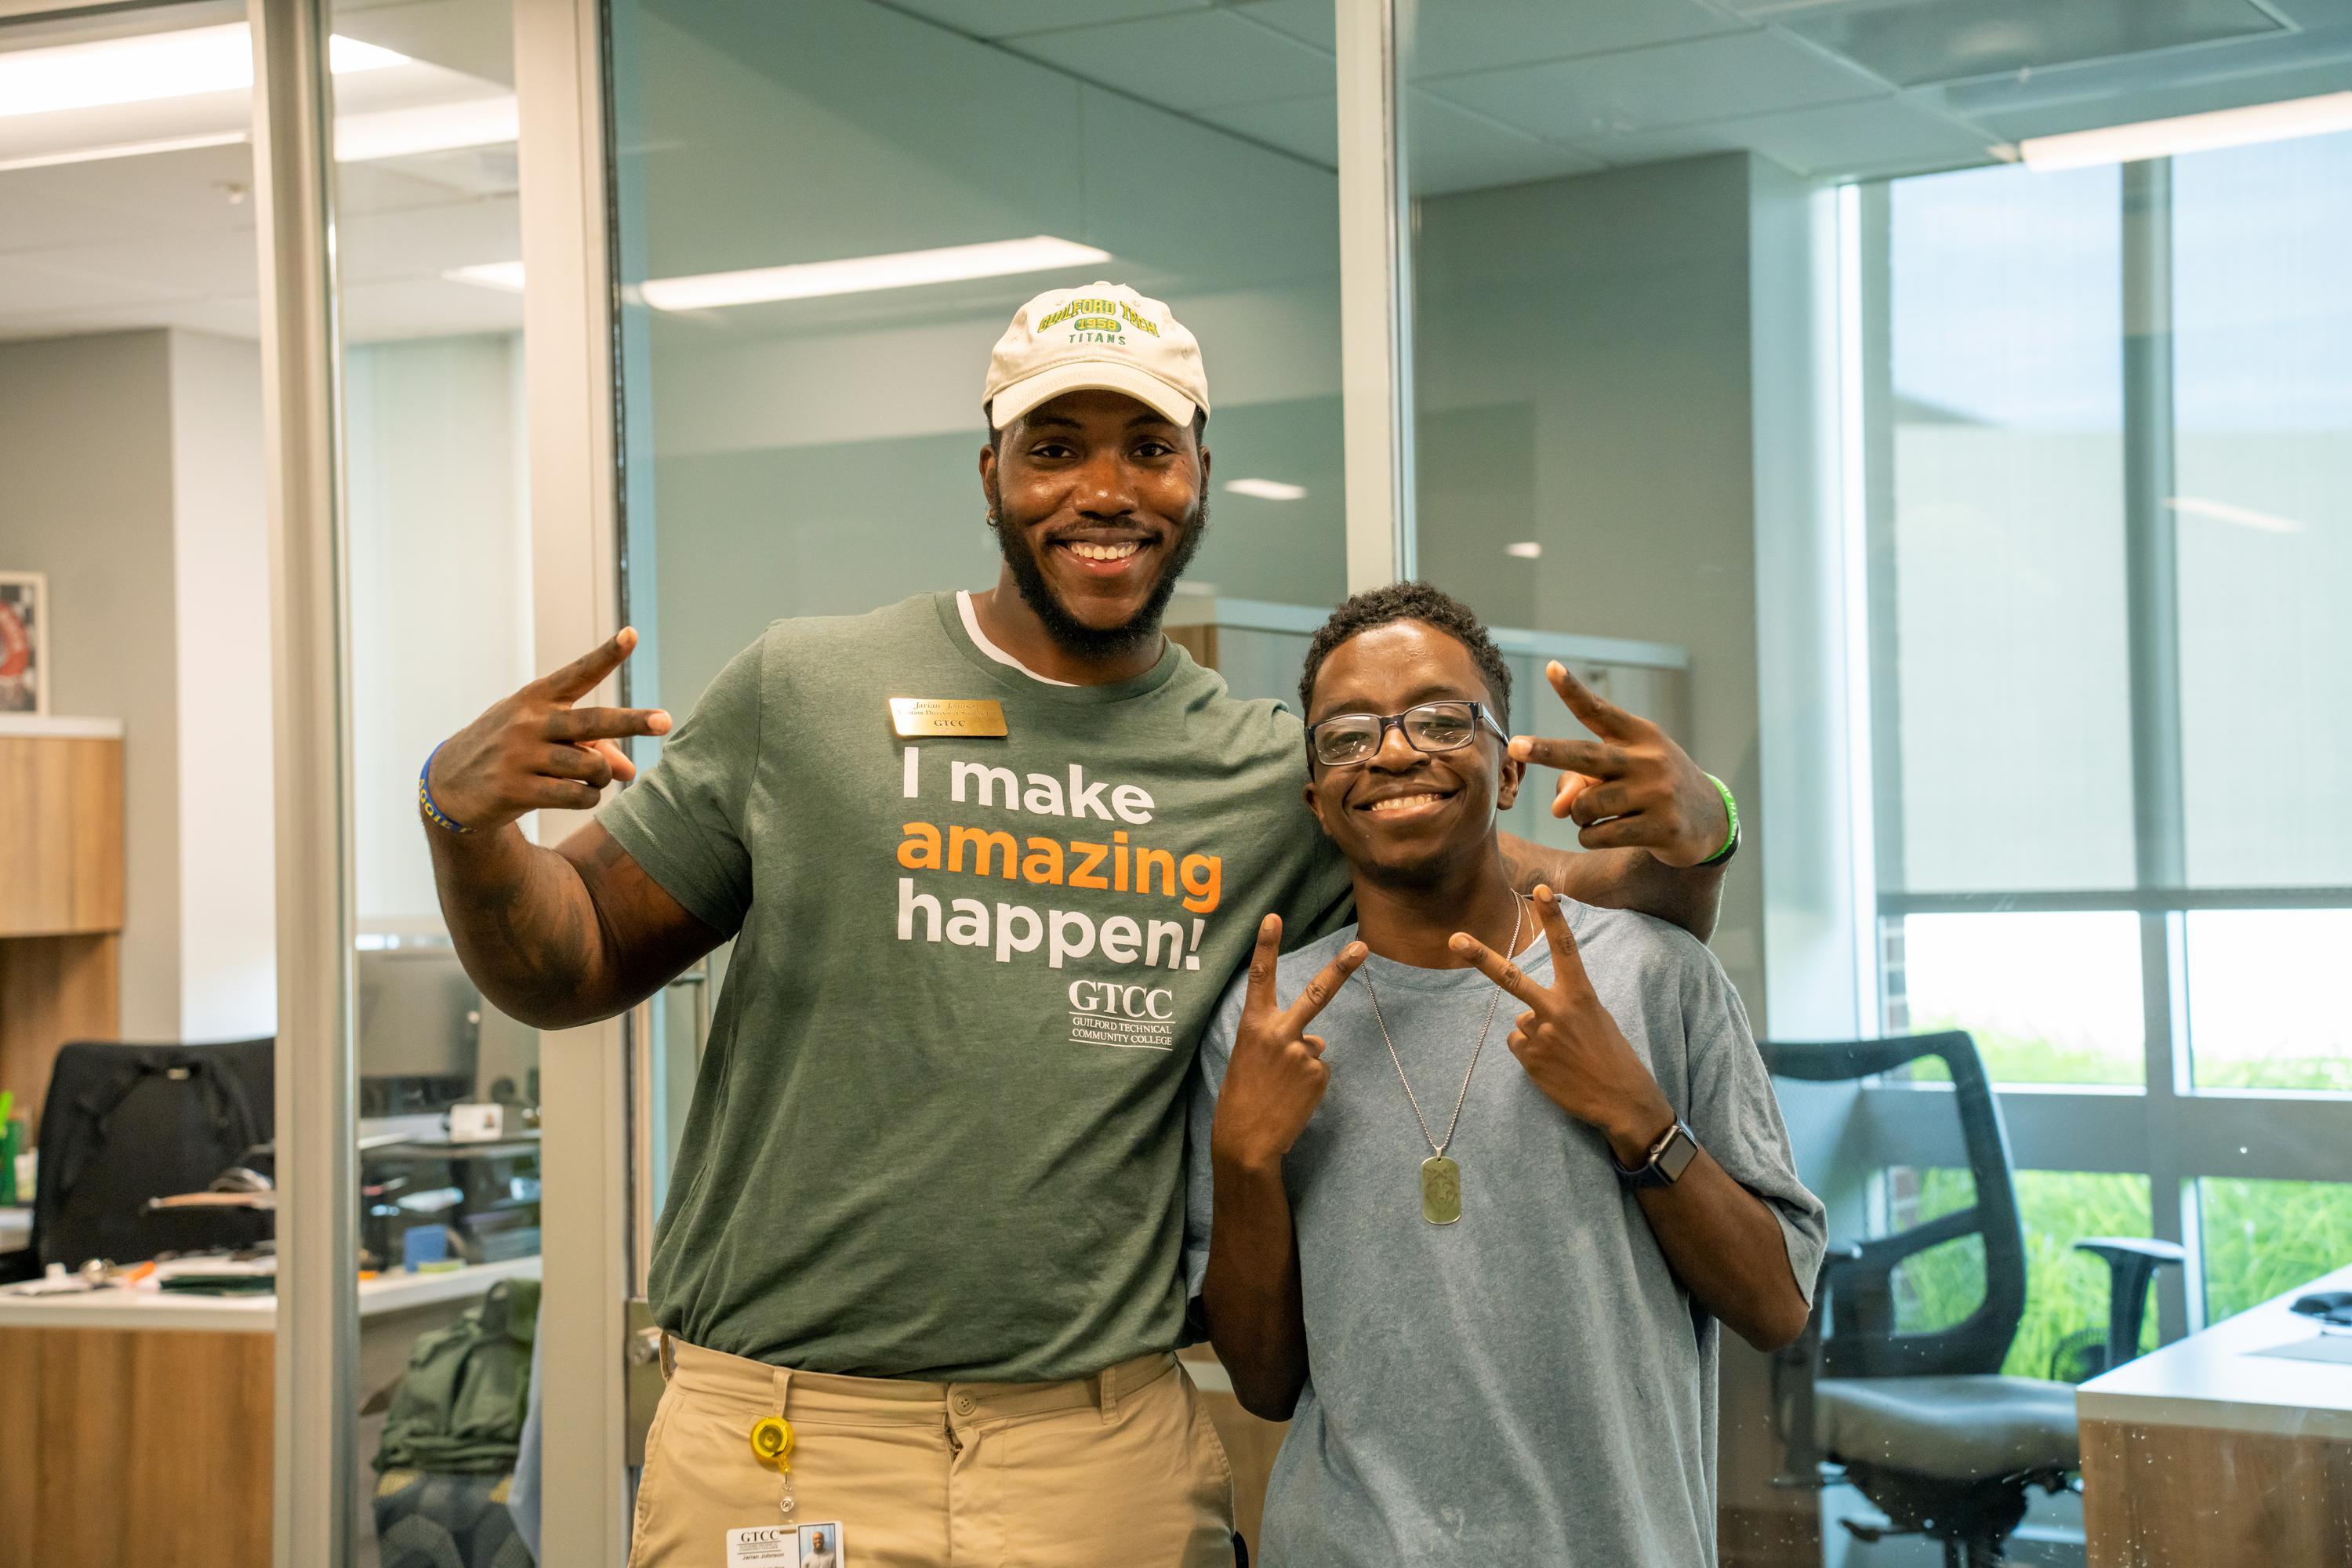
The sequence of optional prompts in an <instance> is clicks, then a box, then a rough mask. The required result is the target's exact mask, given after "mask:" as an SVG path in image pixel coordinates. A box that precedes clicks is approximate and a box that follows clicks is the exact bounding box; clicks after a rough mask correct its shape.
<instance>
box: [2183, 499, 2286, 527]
mask: <svg viewBox="0 0 2352 1568" xmlns="http://www.w3.org/2000/svg"><path fill="white" fill-rule="evenodd" d="M2164 504H2165V505H2167V506H2168V507H2170V508H2171V509H2172V510H2175V511H2179V512H2186V513H2188V514H2189V516H2190V517H2205V518H2210V519H2212V520H2213V521H2215V522H2234V523H2236V524H2237V525H2238V526H2239V527H2241V528H2259V529H2261V530H2262V531H2263V532H2264V533H2301V532H2302V531H2303V524H2301V523H2299V522H2297V521H2295V520H2294V519H2293V518H2291V517H2278V516H2274V515H2273V514H2272V513H2270V512H2267V511H2256V510H2254V509H2253V508H2252V507H2250V506H2232V505H2231V504H2230V503H2229V502H2228V501H2225V500H2199V499H2198V498H2197V497H2195V496H2168V497H2167V498H2165V502H2164Z"/></svg>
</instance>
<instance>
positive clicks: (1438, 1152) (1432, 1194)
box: [1356, 892, 1528, 1225]
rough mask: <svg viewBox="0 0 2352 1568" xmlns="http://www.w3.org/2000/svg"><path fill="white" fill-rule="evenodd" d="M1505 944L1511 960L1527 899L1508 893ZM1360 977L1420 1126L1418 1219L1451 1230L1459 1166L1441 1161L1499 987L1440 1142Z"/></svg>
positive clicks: (1457, 1209)
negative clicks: (1423, 1151) (1424, 1146)
mask: <svg viewBox="0 0 2352 1568" xmlns="http://www.w3.org/2000/svg"><path fill="white" fill-rule="evenodd" d="M1511 899H1512V900H1513V904H1512V911H1511V945H1510V946H1509V947H1507V948H1505V949H1504V950H1503V951H1504V953H1505V954H1506V956H1508V957H1517V954H1518V951H1519V932H1520V931H1522V930H1523V929H1525V925H1526V921H1527V918H1528V905H1527V900H1525V899H1522V898H1520V897H1519V895H1518V894H1517V892H1514V893H1512V895H1511ZM1356 973H1358V974H1359V975H1360V976H1362V978H1363V982H1364V990H1365V992H1366V993H1367V994H1370V997H1371V999H1372V1022H1373V1023H1375V1024H1378V1025H1379V1026H1381V1040H1383V1041H1384V1042H1386V1044H1387V1046H1388V1047H1389V1060H1391V1061H1392V1062H1394V1063H1395V1064H1396V1075H1397V1081H1398V1082H1399V1083H1401V1084H1402V1085H1404V1098H1405V1101H1406V1103H1407V1104H1409V1105H1411V1106H1412V1119H1413V1120H1414V1121H1418V1122H1420V1123H1421V1136H1422V1139H1423V1142H1427V1143H1428V1145H1429V1158H1428V1159H1426V1160H1423V1162H1422V1163H1421V1217H1422V1218H1423V1219H1425V1220H1427V1221H1428V1222H1429V1223H1430V1224H1432V1225H1452V1224H1453V1223H1454V1221H1455V1220H1457V1219H1460V1218H1461V1217H1462V1167H1461V1166H1459V1165H1457V1164H1455V1163H1454V1162H1453V1161H1452V1160H1449V1159H1447V1158H1446V1156H1445V1151H1446V1150H1448V1149H1450V1148H1452V1147H1453V1146H1454V1129H1455V1128H1456V1127H1458V1126H1460V1125H1461V1124H1462V1106H1463V1102H1464V1101H1465V1100H1468V1099H1469V1098H1470V1079H1471V1075H1472V1074H1473V1073H1475V1072H1476V1071H1477V1070H1478V1053H1479V1052H1480V1051H1483V1050H1485V1049H1486V1037H1487V1036H1488V1035H1491V1034H1493V1033H1494V1032H1495V1009H1496V1008H1497V1007H1499V1006H1501V1005H1502V1002H1503V988H1502V987H1501V986H1499V985H1497V986H1496V987H1495V994H1494V995H1493V996H1492V997H1491V998H1489V999H1488V1001H1487V1003H1486V1027H1485V1028H1483V1029H1481V1030H1479V1031H1478V1043H1477V1044H1476V1045H1475V1046H1474V1047H1471V1049H1470V1070H1469V1072H1465V1073H1464V1074H1463V1075H1462V1092H1461V1093H1459V1094H1457V1095H1455V1096H1454V1114H1453V1115H1452V1116H1451V1117H1450V1118H1448V1119H1447V1121H1446V1123H1445V1137H1444V1141H1443V1142H1441V1141H1439V1140H1438V1139H1435V1138H1433V1137H1431V1136H1430V1132H1429V1118H1427V1117H1426V1116H1423V1114H1422V1113H1421V1100H1420V1098H1419V1097H1418V1096H1417V1095H1415V1094H1414V1093H1413V1092H1412V1079H1409V1078H1407V1077H1405V1073H1404V1058H1402V1057H1401V1056H1399V1055H1397V1048H1396V1041H1395V1040H1394V1039H1392V1038H1391V1037H1390V1035H1389V1021H1388V1020H1387V1019H1386V1018H1383V1017H1381V994H1380V992H1379V991H1377V990H1375V989H1374V988H1373V985H1372V971H1371V966H1370V965H1369V964H1367V965H1365V966H1364V967H1363V968H1362V969H1360V970H1358V971H1357V972H1356Z"/></svg>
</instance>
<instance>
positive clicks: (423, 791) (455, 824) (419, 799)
mask: <svg viewBox="0 0 2352 1568" xmlns="http://www.w3.org/2000/svg"><path fill="white" fill-rule="evenodd" d="M440 754H441V748H440V747H439V746H436V747H434V748H433V750H432V751H431V752H428V753H426V755H425V765H424V766H423V767H421V768H419V769H417V770H416V804H417V805H418V806H419V807H421V808H422V809H423V810H424V813H425V817H426V818H427V819H428V820H430V821H431V822H432V823H433V824H434V825H435V826H439V827H446V828H447V829H448V830H449V831H450V832H452V833H471V832H473V831H474V830H473V829H472V828H470V827H467V826H466V825H465V824H464V823H461V822H459V821H458V820H457V818H456V817H454V816H450V815H449V814H448V813H447V812H446V811H444V810H442V809H441V807H440V806H439V805H437V804H436V802H435V801H434V799H433V785H432V784H431V783H430V782H429V781H430V780H431V778H432V776H433V759H434V758H435V757H437V756H439V755H440Z"/></svg>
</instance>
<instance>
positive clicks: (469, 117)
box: [0, 95, 521, 174]
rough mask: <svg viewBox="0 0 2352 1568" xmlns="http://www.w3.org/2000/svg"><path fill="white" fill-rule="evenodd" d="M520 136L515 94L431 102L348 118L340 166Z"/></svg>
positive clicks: (84, 159)
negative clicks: (451, 101)
mask: <svg viewBox="0 0 2352 1568" xmlns="http://www.w3.org/2000/svg"><path fill="white" fill-rule="evenodd" d="M520 134H521V131H520V121H519V120H518V114H517V105H516V103H515V100H514V99H513V97H512V96H511V95H509V96H508V97H504V98H472V99H467V100H462V101H460V102H457V103H428V104H423V105H420V106H418V107H416V108H414V109H387V110H380V111H378V112H376V113H373V114H346V115H342V116H341V117H340V118H338V119H337V120H336V121H335V162H336V163H374V162H376V161H377V160H379V159H383V158H408V157H414V156H415V155H416V154H418V153H450V152H456V151H457V150H459V149H461V148H467V147H499V146H505V145H508V144H509V143H511V142H515V141H516V140H517V139H518V138H519V137H520ZM250 140H252V138H251V137H250V136H249V135H248V134H247V132H242V131H215V132H206V133H205V134H204V135H201V136H170V137H165V138H164V139H163V140H161V141H157V142H110V143H108V144H106V145H104V146H100V147H68V148H66V149H63V150H62V151H59V152H55V153H34V154H32V155H30V156H28V157H23V158H0V174H6V173H8V172H9V171H11V170H15V169H47V168H49V167H52V166H54V165H56V164H58V163H98V162H100V161H102V160H104V159H108V158H142V157H145V156H146V155H147V154H149V153H184V152H187V151H188V150H189V149H191V148H195V147H237V146H242V145H243V144H245V143H246V142H248V141H250Z"/></svg>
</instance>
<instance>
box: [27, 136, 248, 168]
mask: <svg viewBox="0 0 2352 1568" xmlns="http://www.w3.org/2000/svg"><path fill="white" fill-rule="evenodd" d="M246 141H247V136H246V133H245V132H242V131H215V132H211V133H210V134H207V135H204V136H170V137H166V138H164V139H163V141H161V142H115V143H114V144H112V145H111V146H107V147H71V148H68V149H67V150H66V151H64V152H62V153H35V154H34V155H33V156H31V157H29V158H6V159H0V174H7V173H8V172H9V171H11V170H15V169H47V168H52V167H54V166H56V165H57V164H59V163H98V162H100V160H102V159H107V158H140V157H144V156H145V155H146V154H148V153H184V152H186V151H188V150H189V149H190V148H192V147H236V146H241V145H243V144H244V142H246Z"/></svg>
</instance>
